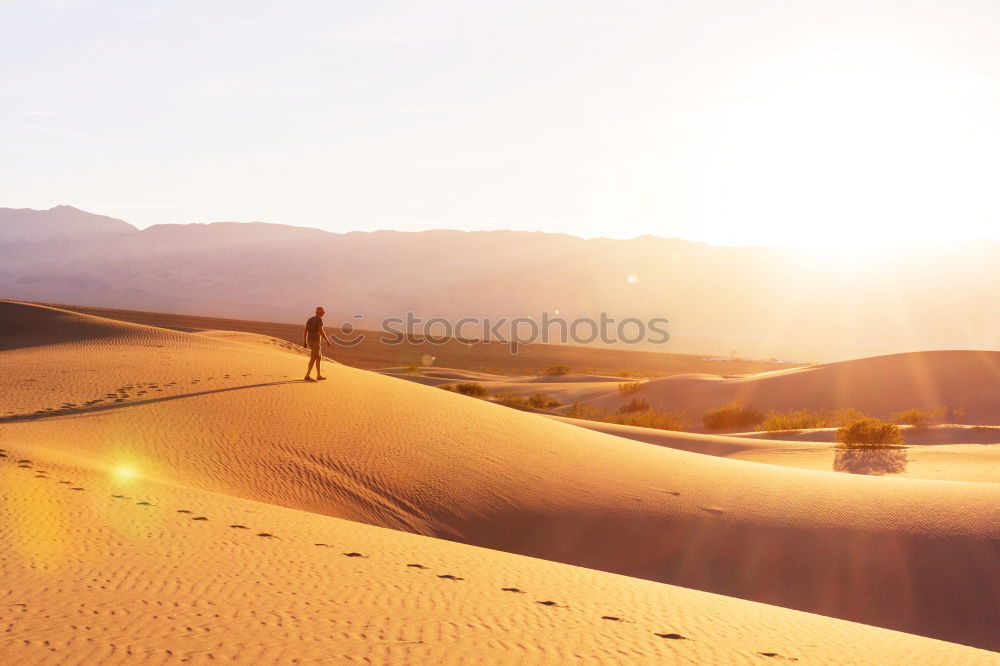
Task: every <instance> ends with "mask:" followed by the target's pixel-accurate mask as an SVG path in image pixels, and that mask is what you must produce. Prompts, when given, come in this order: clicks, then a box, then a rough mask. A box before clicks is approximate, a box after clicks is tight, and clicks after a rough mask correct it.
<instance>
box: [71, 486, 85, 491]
mask: <svg viewBox="0 0 1000 666" xmlns="http://www.w3.org/2000/svg"><path fill="white" fill-rule="evenodd" d="M70 490H86V488H81V487H80V486H76V487H74V488H70Z"/></svg>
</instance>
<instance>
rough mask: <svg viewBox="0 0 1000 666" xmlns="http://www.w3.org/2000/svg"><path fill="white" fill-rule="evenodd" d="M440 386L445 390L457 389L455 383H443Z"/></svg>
mask: <svg viewBox="0 0 1000 666" xmlns="http://www.w3.org/2000/svg"><path fill="white" fill-rule="evenodd" d="M438 388H439V389H442V390H444V391H452V392H454V391H455V385H454V384H441V385H440V386H438Z"/></svg>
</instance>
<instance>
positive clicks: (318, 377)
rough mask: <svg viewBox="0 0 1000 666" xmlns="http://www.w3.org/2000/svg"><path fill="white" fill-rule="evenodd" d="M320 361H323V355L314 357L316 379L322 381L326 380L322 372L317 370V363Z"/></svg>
mask: <svg viewBox="0 0 1000 666" xmlns="http://www.w3.org/2000/svg"><path fill="white" fill-rule="evenodd" d="M322 359H323V355H322V354H320V355H319V356H317V357H316V379H321V380H322V379H326V377H324V376H323V373H322V371H320V369H319V362H320V361H321V360H322Z"/></svg>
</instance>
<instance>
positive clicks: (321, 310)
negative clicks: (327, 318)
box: [316, 305, 326, 314]
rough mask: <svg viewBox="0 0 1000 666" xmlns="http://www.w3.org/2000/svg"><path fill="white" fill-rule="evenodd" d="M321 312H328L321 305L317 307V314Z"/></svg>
mask: <svg viewBox="0 0 1000 666" xmlns="http://www.w3.org/2000/svg"><path fill="white" fill-rule="evenodd" d="M321 312H326V310H324V309H323V306H322V305H319V306H317V307H316V314H319V313H321Z"/></svg>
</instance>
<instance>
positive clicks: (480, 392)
mask: <svg viewBox="0 0 1000 666" xmlns="http://www.w3.org/2000/svg"><path fill="white" fill-rule="evenodd" d="M455 391H456V392H458V393H461V394H462V395H468V396H472V397H473V398H485V397H486V389H485V388H484V387H483V385H482V384H478V383H476V382H465V383H463V384H458V385H457V386H455Z"/></svg>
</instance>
